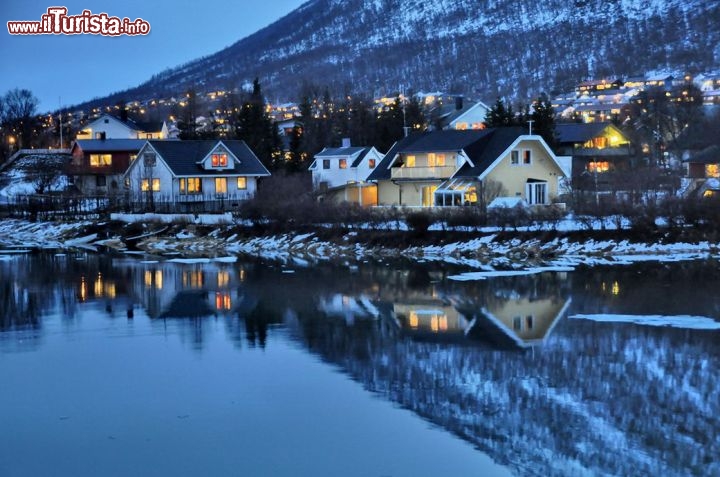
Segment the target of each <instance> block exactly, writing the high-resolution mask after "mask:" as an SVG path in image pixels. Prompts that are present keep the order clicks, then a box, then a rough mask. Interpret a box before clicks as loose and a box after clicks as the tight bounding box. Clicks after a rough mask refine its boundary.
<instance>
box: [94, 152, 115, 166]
mask: <svg viewBox="0 0 720 477" xmlns="http://www.w3.org/2000/svg"><path fill="white" fill-rule="evenodd" d="M107 166H112V155H110V154H90V167H107Z"/></svg>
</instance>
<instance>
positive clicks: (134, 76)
mask: <svg viewBox="0 0 720 477" xmlns="http://www.w3.org/2000/svg"><path fill="white" fill-rule="evenodd" d="M305 1H306V0H273V1H271V2H257V1H247V0H245V1H235V2H232V1H227V0H225V1H223V0H203V1H201V2H197V1H191V0H155V1H148V0H125V1H123V2H118V1H99V0H83V1H80V0H66V1H63V2H48V1H38V0H4V1H2V3H1V4H0V19H1V20H2V30H3V31H2V34H0V52H1V53H0V58H1V59H2V62H0V94H4V93H5V92H6V91H8V90H9V89H12V88H15V87H20V88H27V89H29V90H31V91H32V92H33V93H34V94H35V95H36V96H37V97H38V98H39V99H40V107H39V111H41V112H44V111H49V110H55V109H57V108H58V105H59V103H60V102H61V103H60V104H62V106H69V105H73V104H77V103H80V102H82V101H85V100H89V99H91V98H93V97H97V96H104V95H107V94H109V93H112V92H115V91H118V90H122V89H126V88H129V87H132V86H136V85H138V84H140V83H142V82H144V81H145V80H147V79H149V78H150V76H152V75H153V74H155V73H158V72H160V71H162V70H164V69H166V68H169V67H174V66H179V65H180V64H182V63H185V62H187V61H190V60H194V59H196V58H198V57H201V56H204V55H208V54H211V53H215V52H216V51H218V50H221V49H222V48H224V47H226V46H229V45H231V44H233V43H235V42H236V41H237V40H240V39H242V38H244V37H246V36H248V35H250V34H252V33H254V32H256V31H257V30H259V29H261V28H263V27H265V26H267V25H269V24H271V23H272V22H274V21H275V20H277V19H279V18H281V17H283V16H284V15H286V14H288V13H290V12H291V11H292V10H294V9H295V8H297V7H298V6H300V5H302V4H303V3H305ZM58 5H60V6H64V7H67V9H68V15H79V14H81V13H82V11H83V10H91V11H92V13H103V12H105V13H107V14H108V15H109V16H117V17H120V18H123V17H128V18H129V19H130V20H135V19H136V18H142V19H143V20H145V21H147V22H149V23H150V26H151V32H150V34H148V35H147V36H134V37H128V36H122V37H116V38H113V37H104V36H100V35H90V34H85V35H75V36H67V35H37V36H29V35H10V34H9V33H8V30H7V25H6V22H8V21H19V20H32V21H39V20H40V19H41V16H42V15H43V14H45V13H46V12H47V9H48V8H49V7H52V6H58Z"/></svg>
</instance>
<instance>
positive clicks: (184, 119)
mask: <svg viewBox="0 0 720 477" xmlns="http://www.w3.org/2000/svg"><path fill="white" fill-rule="evenodd" d="M196 96H197V95H196V94H195V90H194V89H190V90H188V92H187V93H185V101H183V103H184V104H185V106H182V105H181V106H180V108H181V109H180V110H179V113H178V120H177V127H178V130H179V131H180V133H179V134H178V137H179V138H180V139H197V138H198V130H197V121H196V120H197V98H196Z"/></svg>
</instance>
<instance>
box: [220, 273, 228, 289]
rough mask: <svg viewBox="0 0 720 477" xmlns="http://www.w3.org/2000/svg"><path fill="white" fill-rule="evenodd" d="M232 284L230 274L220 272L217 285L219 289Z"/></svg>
mask: <svg viewBox="0 0 720 477" xmlns="http://www.w3.org/2000/svg"><path fill="white" fill-rule="evenodd" d="M229 283H230V274H229V273H228V272H226V271H221V272H218V276H217V284H218V287H226V286H228V284H229Z"/></svg>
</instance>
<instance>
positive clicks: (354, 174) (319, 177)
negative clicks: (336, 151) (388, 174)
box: [312, 150, 382, 188]
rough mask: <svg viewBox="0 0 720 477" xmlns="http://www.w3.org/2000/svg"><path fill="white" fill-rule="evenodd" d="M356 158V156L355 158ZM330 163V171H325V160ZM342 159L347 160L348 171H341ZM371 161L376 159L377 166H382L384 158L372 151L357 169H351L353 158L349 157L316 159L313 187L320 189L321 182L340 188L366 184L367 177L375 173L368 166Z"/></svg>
mask: <svg viewBox="0 0 720 477" xmlns="http://www.w3.org/2000/svg"><path fill="white" fill-rule="evenodd" d="M355 157H356V156H355ZM326 159H327V160H329V161H330V169H323V160H326ZM340 159H346V160H347V165H348V167H347V169H340ZM370 159H375V165H376V166H377V164H380V160H381V159H382V157H381V156H380V154H379V153H378V152H377V151H375V150H372V151H370V152H368V154H367V155H366V156H365V158H364V159H363V160H362V162H361V163H360V165H359V166H358V167H356V168H352V167H350V166H351V164H352V162H353V158H352V157H347V156H328V157H322V156H320V157H317V156H316V157H315V169H313V171H312V178H313V187H318V185H319V184H320V183H321V182H327V186H328V187H330V188H332V187H339V186H342V185H345V184H347V183H348V182H364V181H365V179H367V176H369V175H370V173H371V172H372V171H373V169H371V168H370V167H369V166H368V164H369V160H370Z"/></svg>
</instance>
